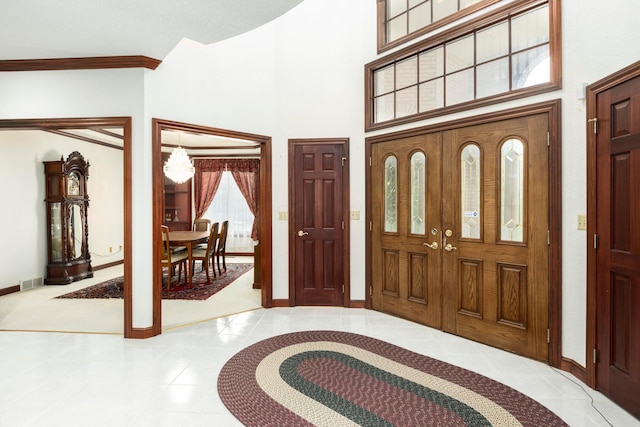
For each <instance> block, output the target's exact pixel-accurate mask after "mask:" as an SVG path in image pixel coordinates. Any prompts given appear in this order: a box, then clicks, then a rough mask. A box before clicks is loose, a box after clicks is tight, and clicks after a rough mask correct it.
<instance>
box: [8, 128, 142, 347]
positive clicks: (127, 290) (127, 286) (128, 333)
mask: <svg viewBox="0 0 640 427" xmlns="http://www.w3.org/2000/svg"><path fill="white" fill-rule="evenodd" d="M104 127H122V129H123V131H124V132H123V145H122V151H123V174H124V188H123V198H124V212H123V215H124V230H123V239H124V242H123V244H124V248H123V250H124V284H123V299H124V337H125V338H145V337H146V336H147V335H148V331H147V329H146V328H134V327H133V305H132V302H133V301H132V297H131V295H132V284H131V277H132V268H131V262H132V261H131V250H132V232H131V230H132V228H131V223H132V185H131V117H95V118H62V119H9V120H0V129H4V130H40V131H58V130H60V129H78V128H104Z"/></svg>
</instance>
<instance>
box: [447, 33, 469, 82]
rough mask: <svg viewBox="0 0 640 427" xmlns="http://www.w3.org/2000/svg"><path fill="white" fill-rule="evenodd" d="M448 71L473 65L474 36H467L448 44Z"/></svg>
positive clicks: (451, 71)
mask: <svg viewBox="0 0 640 427" xmlns="http://www.w3.org/2000/svg"><path fill="white" fill-rule="evenodd" d="M446 49H447V61H446V73H447V74H449V73H453V72H454V71H458V70H462V69H463V68H468V67H471V66H473V63H474V60H473V36H467V37H465V38H463V39H459V40H456V41H454V42H451V43H447V44H446Z"/></svg>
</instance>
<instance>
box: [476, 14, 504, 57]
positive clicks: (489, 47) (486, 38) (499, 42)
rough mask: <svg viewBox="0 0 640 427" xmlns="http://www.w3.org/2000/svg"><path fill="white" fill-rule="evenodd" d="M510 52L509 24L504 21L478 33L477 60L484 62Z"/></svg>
mask: <svg viewBox="0 0 640 427" xmlns="http://www.w3.org/2000/svg"><path fill="white" fill-rule="evenodd" d="M508 54H509V25H508V23H507V21H505V22H502V23H500V24H498V25H494V26H493V27H489V28H487V29H486V30H482V31H478V33H477V34H476V62H477V63H482V62H486V61H489V60H491V59H495V58H498V57H500V56H505V55H508Z"/></svg>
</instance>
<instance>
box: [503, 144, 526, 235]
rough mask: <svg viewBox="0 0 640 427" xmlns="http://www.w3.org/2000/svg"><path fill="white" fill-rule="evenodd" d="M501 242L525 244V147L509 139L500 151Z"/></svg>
mask: <svg viewBox="0 0 640 427" xmlns="http://www.w3.org/2000/svg"><path fill="white" fill-rule="evenodd" d="M500 159H501V160H500V163H501V170H500V224H501V232H500V240H502V241H511V242H523V241H524V240H523V225H524V224H523V218H524V195H523V192H524V164H525V158H524V145H523V144H522V141H520V140H518V139H509V140H507V141H506V142H505V143H504V144H503V145H502V149H501V150H500Z"/></svg>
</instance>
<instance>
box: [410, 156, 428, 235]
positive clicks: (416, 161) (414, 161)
mask: <svg viewBox="0 0 640 427" xmlns="http://www.w3.org/2000/svg"><path fill="white" fill-rule="evenodd" d="M425 180H426V160H425V156H424V153H423V152H417V153H414V154H413V155H412V156H411V233H412V234H424V227H425V225H424V224H425Z"/></svg>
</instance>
